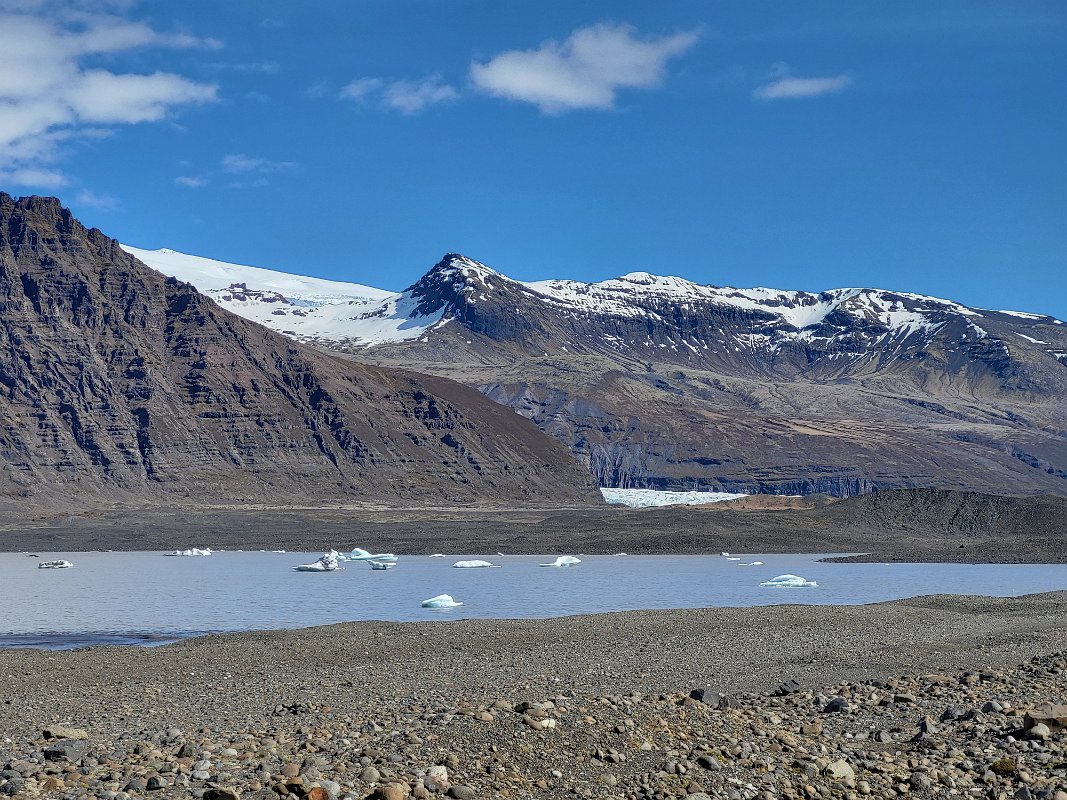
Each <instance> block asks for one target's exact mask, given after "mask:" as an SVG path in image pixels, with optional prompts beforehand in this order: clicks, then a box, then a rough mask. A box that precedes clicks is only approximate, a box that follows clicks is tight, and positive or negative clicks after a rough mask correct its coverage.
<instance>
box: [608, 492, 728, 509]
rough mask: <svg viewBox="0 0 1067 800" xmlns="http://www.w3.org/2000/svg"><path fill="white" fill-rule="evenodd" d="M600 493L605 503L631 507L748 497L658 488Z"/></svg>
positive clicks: (674, 504) (711, 501) (713, 501)
mask: <svg viewBox="0 0 1067 800" xmlns="http://www.w3.org/2000/svg"><path fill="white" fill-rule="evenodd" d="M600 494H601V495H602V496H603V498H604V502H605V503H609V504H611V505H622V506H629V507H630V508H652V507H656V506H699V505H704V504H706V503H721V502H723V501H724V500H736V499H737V498H739V497H746V495H743V494H732V493H730V492H663V491H659V490H658V489H605V488H601V490H600Z"/></svg>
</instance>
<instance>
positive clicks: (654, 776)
mask: <svg viewBox="0 0 1067 800" xmlns="http://www.w3.org/2000/svg"><path fill="white" fill-rule="evenodd" d="M1064 651H1067V591H1062V592H1054V593H1047V594H1040V595H1027V596H1022V597H1018V598H986V597H975V596H960V597H952V596H936V595H935V596H928V597H921V598H914V599H911V600H902V601H891V602H888V603H878V604H872V605H866V606H795V605H792V606H791V605H782V606H770V607H761V608H742V609H720V608H713V609H693V610H679V611H645V612H616V613H614V614H611V615H595V616H576V617H567V618H556V619H546V620H457V621H431V622H408V623H392V622H357V623H341V624H337V625H332V626H327V627H318V628H306V629H294V630H282V631H263V632H245V633H235V634H224V635H210V636H205V637H201V638H196V639H188V640H184V641H182V642H178V643H175V644H171V645H165V646H162V647H156V648H131V647H125V648H123V647H98V648H91V649H87V650H78V651H65V652H56V651H37V650H0V697H3V698H4V704H2V705H0V714H2V715H3V720H4V728H5V735H6V736H7V737H9V740H10V741H9V742H8V743H5V742H3V741H0V761H4V762H7V763H13V762H14V763H19V764H23V763H24V764H26V765H28V766H26V767H25V771H26V773H27V774H26V775H24V776H22V777H21V778H17V779H16V780H27V781H33V782H34V783H33V786H34V788H40V787H41V786H42V785H45V783H46V781H48V780H49V779H54V780H59V781H61V782H62V783H63V786H64V789H63V790H62V791H58V790H57V795H56V796H58V794H63V795H64V796H77V797H80V796H89V795H95V796H97V797H99V796H101V795H100V794H99V792H100V791H105V792H106V791H111V792H116V793H118V792H124V791H125V792H126V794H127V796H128V797H134V796H140V795H141V793H142V791H143V789H138V787H143V786H144V782H145V781H147V780H148V779H149V778H154V779H156V780H157V782H158V781H162V782H163V786H164V787H165V790H164V794H163V795H162V796H165V797H183V798H188V797H190V794H189V792H190V790H193V789H195V790H197V791H199V790H200V789H207V788H210V787H228V788H232V789H233V790H235V791H236V792H237V793H239V794H241V795H242V797H243V798H250V797H252V796H255V797H256V798H257V799H258V800H270V798H272V797H275V798H276V797H277V796H278V795H279V794H292V793H296V794H297V796H298V797H301V796H303V795H302V794H301V793H306V792H307V791H308V790H309V789H310V787H312V786H314V785H316V784H317V785H320V786H322V787H324V788H325V790H326V794H327V795H330V794H331V793H332V794H333V795H336V796H337V797H339V798H341V800H344V798H352V799H353V800H355V799H357V798H359V799H361V798H365V797H377V798H386V797H388V798H392V797H398V798H406V797H408V795H409V792H415V794H414V796H415V797H416V798H419V797H426V798H428V797H433V796H435V794H436V793H434V792H430V793H426V794H423V791H425V786H426V781H427V779H428V776H429V775H430V772H429V770H430V768H431V767H434V766H435V765H442V766H446V767H447V772H448V774H449V777H450V780H451V782H452V785H453V786H463V787H470V788H471V790H472V792H473V793H472V794H464V793H463V792H461V794H462V795H463V796H465V797H473V798H496V797H527V796H531V795H536V796H543V797H563V796H568V797H571V796H574V795H573V792H574V791H575V790H577V791H579V792H582V793H585V792H587V791H588V792H590V793H589V794H586V796H589V797H605V798H609V797H610V798H624V797H626V798H646V797H647V798H652V797H656V796H662V797H675V796H677V797H680V798H683V797H686V796H687V795H688V794H695V793H697V792H689V791H688V788H689V781H695V782H696V783H697V784H699V786H700V787H701V788H702V790H703V791H708V792H712V793H714V794H715V795H716V796H721V797H723V798H728V793H729V791H730V790H731V789H732V788H736V787H737V786H738V784H736V783H732V781H734V780H740V781H741V784H740V785H741V786H744V785H747V784H752V785H753V786H755V787H761V788H760V789H759V791H769V792H772V793H773V794H774V795H775V797H803V796H804V795H805V791H806V790H805V789H804V784H805V783H806V784H809V785H813V786H814V787H815V788H816V789H817V790H818V791H817V792H816V795H818V794H821V793H822V790H823V787H825V789H826V791H828V792H829V791H831V787H832V786H834V785H838V786H839V787H840V785H839V783H835V781H839V780H840V778H835V777H834V776H832V775H829V774H828V773H826V771H825V769H824V768H825V766H826V763H823V764H822V766H820V767H819V768H818V769H816V770H815V771H814V772H811V773H810V774H806V773H805V772H804V771H803V770H802V771H801V772H800V773H798V772H797V771H796V769H794V768H793V767H792V766H791V765H793V764H794V762H796V760H797V759H800V761H802V762H805V763H806V761H807V760H809V759H812V760H813V759H816V758H818V757H822V756H823V755H826V754H829V755H828V757H827V758H826V761H827V762H830V761H834V760H835V759H837V760H843V761H846V762H847V763H848V765H849V766H850V768H851V769H852V770H853V771H854V778H855V779H856V781H859V780H864V781H867V782H868V783H870V784H871V785H872V787H873V789H874V792H873V793H874V794H880V793H881V792H883V791H888V792H891V793H892V792H893V791H894V790H893V788H892V786H893V785H895V784H896V783H904V784H907V783H908V781H909V779H910V777H909V776H910V775H911V773H912V772H913V771H915V770H914V768H912V767H910V766H909V763H910V762H909V759H911V758H914V753H915V752H922V754H923V756H924V757H926V758H928V759H932V761H931V769H934V770H937V773H936V774H935V773H931V774H933V780H934V782H935V784H936V783H937V781H939V780H940V778H939V777H938V775H939V774H941V773H944V774H948V775H952V776H953V780H954V781H955V782H956V784H957V785H959V786H960V787H968V786H975V787H981V788H982V790H983V792H984V791H985V790H986V789H987V788H988V786H989V784H983V782H982V773H983V772H984V771H985V770H986V768H987V766H988V764H989V763H990V762H992V761H993V760H995V757H994V756H989V757H987V756H985V755H982V756H981V757H980V758H975V759H973V760H974V761H975V765H974V768H973V770H971V771H968V770H963V771H962V772H959V774H957V772H956V771H955V770H957V765H958V763H959V762H960V761H961V760H962V759H963V756H955V757H949V753H951V752H953V747H954V746H955V745H954V740H952V739H950V738H948V737H949V735H950V734H951V735H952V736H956V735H957V734H958V735H959V736H962V737H964V740H961V746H967V747H976V748H978V750H980V751H981V752H982V753H984V752H985V750H984V748H986V747H987V745H988V746H989V747H992V748H993V750H992V752H994V753H995V752H996V749H997V748H1003V747H1004V744H1003V742H1004V738H1003V736H1004V734H1005V731H1009V730H1011V729H1012V726H1015V727H1018V726H1019V725H1021V723H1022V718H1021V713H1022V709H1024V708H1030V707H1034V706H1036V705H1037V704H1038V703H1039V702H1040V701H1052V702H1064V701H1065V700H1067V698H1065V697H1064V691H1065V686H1064V683H1063V678H1062V675H1063V674H1064V673H1065V671H1067V663H1064V661H1063V656H1061V655H1056V654H1057V653H1063V652H1064ZM1034 659H1036V661H1035V660H1034ZM1017 665H1023V667H1019V666H1017ZM1028 665H1029V666H1028ZM1035 665H1036V666H1035ZM1057 665H1062V666H1057ZM1020 669H1021V670H1022V671H1021V672H1020ZM1033 670H1037V672H1033ZM968 675H970V676H973V683H972V682H971V681H972V678H970V677H967V676H968ZM980 675H981V676H986V677H984V678H979V677H978V676H980ZM1035 675H1038V676H1039V678H1040V679H1039V680H1036V679H1035V677H1034V676H1035ZM791 680H792V681H796V688H795V689H790V691H789V692H788V693H787V695H783V696H780V697H776V696H774V695H773V694H772V693H773V691H774V690H775V688H776V687H779V686H780V685H782V684H787V682H788V681H791ZM872 682H873V683H872ZM787 685H789V684H787ZM704 687H708V688H709V691H716V692H721V693H723V694H725V695H729V696H732V697H734V698H735V699H736V701H731V702H735V704H736V707H732V706H731V707H725V708H721V709H720V708H715V707H712V706H711V705H708V704H707V703H696V702H695V701H693V700H686V697H687V695H688V694H689V693H690V692H691V691H692V690H693V689H698V688H704ZM896 695H900V696H901V697H902V698H903V699H901V700H900V701H899V702H898V701H897V700H896ZM709 696H710V695H709ZM835 697H842V698H846V701H847V702H846V703H845V704H846V705H847V706H849V709H850V710H849V711H847V712H846V713H841V714H831V713H824V712H823V711H822V710H821V707H822V704H824V703H828V702H829V701H830V700H831V699H833V698H835ZM887 697H888V703H889V705H886V704H885V702H886V701H887ZM820 698H821V699H820ZM994 700H995V701H997V702H998V703H1000V706H1001V708H1002V709H1007V710H1006V711H1004V712H1003V713H1000V712H997V713H996V714H994V713H992V712H982V717H983V719H985V722H983V723H981V724H980V725H979V726H978V732H977V733H976V731H975V723H974V722H973V718H972V722H970V723H966V722H959V723H955V722H954V723H951V724H949V723H943V722H939V721H938V720H939V719H940V717H941V716H942V714H944V713H945V711H946V709H947V708H950V707H954V706H959V707H961V708H962V709H964V710H966V709H971V708H973V709H975V710H977V709H979V708H981V707H984V706H983V704H985V703H988V702H992V701H994ZM1016 710H1018V716H1017V717H1016V716H1015V714H1016ZM961 713H962V711H961ZM924 715H925V716H930V717H931V719H933V720H934V722H933V723H931V730H936V731H937V732H936V733H930V734H929V735H928V736H925V738H924V737H920V739H919V740H918V741H919V742H920V744H922V742H923V741H925V742H926V744H925V745H922V746H923V747H925V748H926V749H923V750H921V751H916V750H915V747H916V745H915V743H914V741H913V736H914V735H915V733H916V731H917V730H919V728H917V726H919V725H920V723H921V722H922V720H923V718H924ZM549 719H551V720H552V722H551V723H547V722H544V720H549ZM56 725H62V726H67V727H70V728H74V729H79V732H80V733H83V734H84V735H85V737H86V739H85V741H86V742H87V744H86V747H87V748H88V749H89V751H91V755H88V756H85V758H88V760H84V758H83V759H82V760H79V761H78V762H77V764H80V765H81V767H82V769H81V770H80V771H79V770H73V771H65V769H66V767H65V765H66V764H67V763H68V762H66V761H64V760H63V759H59V760H58V761H50V760H48V759H40V758H39V756H40V753H42V752H44V750H45V748H47V747H48V746H49V745H48V742H47V741H46V740H45V739H44V738H42V731H43V730H44V729H45V728H49V727H53V726H56ZM960 726H962V727H960ZM757 730H759V731H764V732H765V733H756V732H755V731H757ZM979 734H980V735H979ZM975 736H978V738H977V739H976V738H975ZM1058 736H1059V738H1058V739H1057V738H1055V737H1054V738H1053V739H1051V740H1049V741H1048V742H1047V743H1046V744H1047V747H1052V748H1053V750H1052V753H1053V755H1055V754H1056V753H1057V752H1058V753H1059V754H1060V755H1059V756H1056V757H1057V758H1059V759H1060V760H1061V761H1062V754H1063V742H1064V735H1063V734H1058ZM857 737H859V738H857ZM875 737H887V738H885V742H884V743H879V742H876V741H875ZM966 737H970V738H966ZM743 742H749V747H750V749H749V751H748V752H747V753H746V754H742V753H741V752H740V751H735V748H737V747H740V746H742V743H743ZM938 742H943V743H944V744H945V749H944V751H943V752H942V751H939V750H936V749H930V745H932V744H937V743H938ZM964 742H969V744H965V743H964ZM997 742H999V743H1000V744H996V743H997ZM790 743H792V744H790ZM186 744H188V745H189V746H188V747H185V745H186ZM646 744H647V745H648V749H645V746H646ZM772 745H773V746H772ZM873 745H876V746H874V747H872V746H873ZM939 746H940V745H939ZM1019 746H1020V747H1021V748H1023V749H1022V751H1020V752H1015V750H1010V751H1009V752H1008V753H1006V755H1010V756H1011V757H1013V758H1015V759H1016V760H1017V767H1018V769H1022V770H1024V771H1026V770H1029V771H1030V773H1031V774H1033V775H1036V776H1038V777H1042V776H1043V773H1041V772H1039V771H1038V768H1039V767H1040V764H1037V763H1034V762H1032V760H1028V759H1033V758H1034V757H1036V756H1038V755H1040V752H1039V751H1031V750H1029V749H1027V748H1028V742H1027V741H1025V740H1020V742H1019ZM1047 747H1046V750H1047ZM1055 748H1059V750H1056V749H1055ZM871 750H874V751H876V753H884V754H886V755H887V757H890V758H891V763H890V762H887V763H886V765H885V766H886V767H887V769H888V768H889V767H892V769H891V770H889V771H887V772H885V773H883V772H880V771H879V769H880V768H877V769H876V765H875V762H873V761H871V756H870V755H864V752H868V751H871ZM757 751H758V752H757ZM976 752H977V751H976ZM35 753H36V754H37V757H38V758H39V760H38V761H31V760H27V759H28V758H31V757H34V754H35ZM894 754H895V755H894ZM703 755H706V756H707V757H708V758H711V759H714V763H717V764H718V765H719V767H718V768H714V767H713V762H712V761H706V762H705V763H706V764H709V765H712V766H709V767H708V768H705V767H701V766H699V763H698V762H699V759H700V758H701V757H702V756H703ZM616 756H622V759H621V760H616ZM757 756H759V757H757ZM320 757H321V758H320ZM767 758H769V759H771V760H770V761H766V759H767ZM878 758H881V756H878ZM670 762H673V763H675V764H679V763H682V762H685V763H686V764H688V765H689V766H686V767H685V769H683V770H682V772H678V771H671V772H668V771H667V770H666V769H665V767H666V765H667V764H668V763H670ZM942 762H944V763H942ZM1052 763H1053V764H1056V763H1059V761H1056V760H1054V761H1053V762H1052ZM71 764H72V766H76V765H75V764H74V763H73V762H71ZM198 764H199V765H200V766H201V768H199V769H198V768H197V765H198ZM205 764H206V766H205ZM500 765H503V766H504V769H503V770H500V769H497V767H498V766H500ZM672 769H673V768H672ZM1018 769H1017V770H1016V772H1015V773H1013V774H1012V775H1011V776H1006V777H1004V778H1003V780H1001V777H999V776H994V779H995V781H994V783H995V785H997V786H999V787H1000V788H1002V789H1007V790H1008V791H1011V792H1013V791H1015V789H1016V788H1017V786H1018V785H1019V780H1018ZM47 770H52V771H53V773H54V774H49V773H48V772H47ZM919 771H921V772H923V773H924V774H925V770H924V769H923V770H919ZM972 772H973V773H975V774H973V775H972V774H971V773H972ZM557 773H558V774H557ZM1049 774H1050V775H1052V773H1049ZM687 776H688V777H687ZM798 777H799V779H800V780H801V781H803V782H802V783H800V784H796V781H797V780H798ZM1052 778H1053V782H1054V783H1055V780H1058V778H1056V777H1055V775H1052ZM10 779H11V778H9V780H10ZM298 779H299V782H296V783H294V781H297V780H298ZM889 779H892V781H891V782H890V783H888V784H886V783H885V781H886V780H889ZM0 780H3V778H0ZM54 780H53V782H52V783H48V784H47V785H48V786H55V785H56V784H55V783H54ZM138 781H140V783H138ZM768 782H769V783H768ZM1061 783H1062V781H1061ZM394 784H395V785H399V784H403V785H404V787H405V788H404V791H403V793H402V794H400V793H398V794H393V795H384V794H383V793H382V792H383V791H384V789H385V787H386V786H388V785H394ZM1009 784H1010V785H1009ZM127 785H129V786H131V787H132V788H130V789H128V790H127V789H126V788H124V787H126V786H127ZM420 785H421V786H422V787H423V789H422V790H418V791H416V790H417V788H418V787H419V786H420ZM856 785H858V784H856ZM1045 785H1046V783H1042V782H1041V780H1037V779H1035V782H1034V783H1033V788H1034V790H1035V791H1036V790H1037V789H1038V788H1041V787H1044V786H1045ZM301 786H302V787H303V789H300V788H298V787H301ZM880 786H882V787H883V788H879V787H880ZM279 787H284V788H279ZM643 787H645V788H643ZM647 787H652V789H654V790H652V791H646V788H647ZM0 788H3V787H0ZM840 788H844V787H840ZM853 788H854V787H853ZM260 791H265V792H270V793H271V794H264V795H258V794H255V793H257V792H260ZM397 791H399V790H397ZM794 791H795V792H796V793H795V794H791V793H790V792H794ZM657 792H658V793H659V794H658V795H657ZM720 792H721V794H720ZM45 794H48V792H47V791H46V792H45ZM442 794H443V793H442ZM153 796H161V795H153ZM193 796H194V797H195V796H197V795H195V794H194V795H193ZM452 796H456V795H452ZM709 796H710V795H709ZM808 796H811V795H808ZM742 797H743V798H744V797H745V795H744V794H742ZM1050 797H1051V795H1050ZM110 800H126V798H123V797H120V796H118V795H117V794H116V796H115V797H112V798H110ZM697 800H702V798H698V799H697ZM749 800H758V792H753V794H752V795H751V798H750V799H749ZM765 800H766V799H765Z"/></svg>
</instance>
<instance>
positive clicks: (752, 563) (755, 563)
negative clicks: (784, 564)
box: [737, 561, 763, 567]
mask: <svg viewBox="0 0 1067 800" xmlns="http://www.w3.org/2000/svg"><path fill="white" fill-rule="evenodd" d="M737 566H739V567H762V566H763V562H762V561H745V562H742V563H740V564H738V565H737Z"/></svg>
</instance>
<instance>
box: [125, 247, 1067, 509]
mask: <svg viewBox="0 0 1067 800" xmlns="http://www.w3.org/2000/svg"><path fill="white" fill-rule="evenodd" d="M127 249H128V250H129V252H131V253H134V254H135V255H137V256H138V257H139V258H141V260H143V261H145V263H147V264H148V265H149V266H152V267H154V268H156V269H158V270H160V271H162V272H164V273H166V274H169V275H174V276H175V277H178V278H180V279H182V280H186V281H189V282H191V283H193V284H194V285H196V286H197V287H198V288H201V289H202V290H205V291H206V292H207V293H208V294H210V295H211V296H212V297H214V298H215V299H216V300H217V301H218V302H219V303H220V304H221V305H222V306H223V307H225V308H227V309H229V310H231V311H234V312H235V313H237V314H240V315H242V316H246V317H249V318H250V319H254V320H256V321H258V322H261V323H263V324H264V325H267V326H268V327H271V328H274V329H275V330H277V331H280V332H282V333H285V334H288V335H290V336H292V337H294V338H297V339H300V340H302V341H307V342H313V343H316V344H318V345H320V346H324V347H328V348H332V349H335V350H339V351H344V352H349V353H352V354H353V355H354V356H355V357H356V358H358V359H360V360H365V361H371V362H375V363H378V364H382V365H388V366H393V367H404V368H411V369H415V370H417V371H421V372H425V373H431V374H437V375H442V376H445V377H450V378H453V379H456V380H460V381H462V382H465V383H468V384H470V385H472V386H475V387H477V388H478V389H480V390H481V391H482V392H484V393H485V394H486V395H488V396H489V397H491V398H492V399H494V400H496V401H497V402H499V403H502V404H504V405H507V406H509V407H511V408H512V409H514V410H516V411H517V412H519V413H520V414H522V415H523V416H526V417H528V418H530V419H532V420H533V421H534V422H536V423H537V424H538V425H539V426H540V427H541V428H542V429H543V430H545V431H546V432H548V433H551V434H552V435H554V436H556V437H557V438H559V439H561V440H562V441H564V442H566V443H567V444H568V445H569V446H570V447H571V449H572V450H573V452H575V454H576V455H578V457H579V458H581V459H582V460H583V461H584V462H585V463H586V464H587V465H588V466H589V468H590V469H591V470H592V471H593V472H594V474H595V475H596V476H597V478H598V479H599V481H600V482H601V484H602V485H604V486H617V487H645V488H671V489H681V488H684V489H708V490H713V491H747V492H751V491H768V492H777V493H787V494H800V493H808V492H813V491H826V492H830V493H832V494H838V495H849V494H855V493H857V492H863V491H870V490H871V489H874V488H881V487H890V486H941V487H946V488H979V489H982V490H984V491H1005V490H1009V491H1018V492H1020V493H1028V492H1043V491H1052V492H1057V493H1067V403H1065V402H1064V400H1063V398H1064V397H1067V325H1064V323H1063V322H1061V321H1060V320H1057V319H1053V318H1051V317H1047V316H1042V315H1038V314H1029V313H1025V312H1016V311H990V310H985V309H977V308H969V307H967V306H964V305H961V304H959V303H956V302H953V301H951V300H943V299H938V298H934V297H927V296H925V295H921V294H914V293H910V292H902V291H890V290H883V289H869V288H844V289H832V290H828V291H825V292H820V293H809V292H802V291H788V290H779V289H764V288H755V289H740V288H733V287H722V286H709V285H702V284H697V283H693V282H691V281H687V280H685V279H683V278H678V277H661V276H656V275H653V274H650V273H646V272H635V273H630V274H627V275H623V276H621V277H619V278H615V279H612V280H606V281H600V282H597V283H583V282H579V281H571V280H562V279H556V280H542V281H535V282H522V281H516V280H512V279H511V278H508V277H507V276H506V275H504V274H502V273H500V272H498V271H496V270H494V269H492V268H490V267H488V266H486V265H485V264H481V263H479V262H477V261H474V260H472V259H470V258H467V257H465V256H462V255H458V254H448V255H446V256H445V257H444V258H443V259H442V260H441V261H439V262H438V263H437V264H435V265H434V266H433V267H432V268H431V269H430V270H429V271H427V273H426V274H425V275H424V276H423V277H422V278H420V279H419V280H418V281H417V282H416V283H414V284H413V285H412V286H410V287H408V288H407V289H405V290H404V291H402V292H394V293H389V292H385V291H382V290H375V289H371V288H369V287H366V286H360V285H357V284H344V283H336V282H328V281H317V280H316V279H307V278H299V277H297V276H291V275H285V274H283V273H276V272H272V271H269V270H257V269H256V268H251V267H235V266H234V265H228V264H221V263H219V262H211V261H208V260H206V259H197V258H195V257H192V256H181V255H180V254H176V253H172V252H168V251H139V250H135V249H133V248H127Z"/></svg>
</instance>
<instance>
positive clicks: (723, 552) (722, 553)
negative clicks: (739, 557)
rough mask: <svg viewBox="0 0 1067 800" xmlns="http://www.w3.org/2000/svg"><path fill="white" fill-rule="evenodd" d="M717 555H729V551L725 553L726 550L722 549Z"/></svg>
mask: <svg viewBox="0 0 1067 800" xmlns="http://www.w3.org/2000/svg"><path fill="white" fill-rule="evenodd" d="M719 555H720V556H728V555H730V554H729V553H727V552H726V551H725V550H723V551H722V552H721V553H719Z"/></svg>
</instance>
